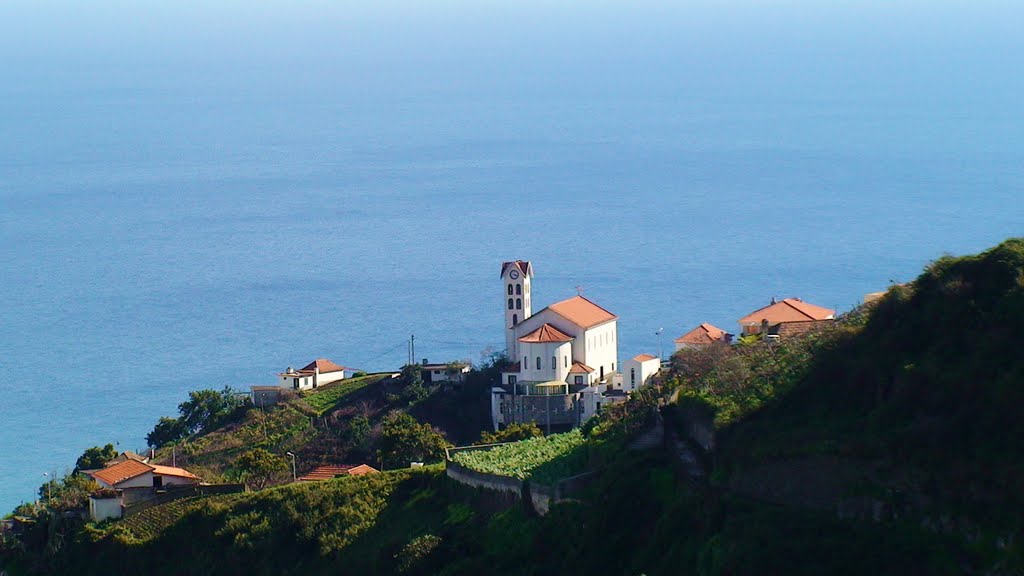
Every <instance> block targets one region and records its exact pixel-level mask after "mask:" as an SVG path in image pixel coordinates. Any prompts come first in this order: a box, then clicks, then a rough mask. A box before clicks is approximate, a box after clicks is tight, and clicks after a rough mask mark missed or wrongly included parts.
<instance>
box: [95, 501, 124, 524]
mask: <svg viewBox="0 0 1024 576" xmlns="http://www.w3.org/2000/svg"><path fill="white" fill-rule="evenodd" d="M120 517H121V499H120V498H118V497H116V496H115V497H113V498H93V497H92V496H90V497H89V518H90V519H91V520H92V521H93V522H102V521H103V520H106V519H107V518H120Z"/></svg>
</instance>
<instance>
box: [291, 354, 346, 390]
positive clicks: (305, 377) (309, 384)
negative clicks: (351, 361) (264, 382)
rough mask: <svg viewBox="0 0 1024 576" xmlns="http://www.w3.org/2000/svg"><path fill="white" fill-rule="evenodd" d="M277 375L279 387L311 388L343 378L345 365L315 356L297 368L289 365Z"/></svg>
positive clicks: (293, 388)
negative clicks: (315, 357)
mask: <svg viewBox="0 0 1024 576" xmlns="http://www.w3.org/2000/svg"><path fill="white" fill-rule="evenodd" d="M277 377H278V378H279V382H280V384H279V385H280V386H281V388H291V389H292V390H312V389H313V388H317V387H318V386H323V385H324V384H330V383H331V382H337V381H338V380H342V379H344V378H345V367H344V366H339V365H337V364H335V363H334V362H331V361H330V360H328V359H326V358H317V359H316V360H313V361H312V362H310V363H309V364H306V366H305V367H303V368H301V369H299V370H295V369H293V368H291V367H289V368H288V369H287V370H285V371H284V372H281V373H280V374H278V375H277Z"/></svg>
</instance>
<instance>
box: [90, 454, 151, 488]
mask: <svg viewBox="0 0 1024 576" xmlns="http://www.w3.org/2000/svg"><path fill="white" fill-rule="evenodd" d="M152 471H153V466H150V465H149V464H143V463H142V462H139V461H137V460H125V461H124V462H118V463H117V464H114V465H113V466H108V467H106V468H104V469H102V470H97V471H95V472H93V473H92V474H90V476H92V477H93V478H95V479H97V480H100V481H102V482H103V483H104V484H108V485H110V486H116V485H118V484H120V483H121V482H124V481H125V480H131V479H132V478H135V477H136V476H141V475H143V474H145V473H146V472H152Z"/></svg>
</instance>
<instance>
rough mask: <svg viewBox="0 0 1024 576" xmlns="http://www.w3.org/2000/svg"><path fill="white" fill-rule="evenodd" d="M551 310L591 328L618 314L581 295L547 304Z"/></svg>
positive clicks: (616, 317) (580, 325)
mask: <svg viewBox="0 0 1024 576" xmlns="http://www.w3.org/2000/svg"><path fill="white" fill-rule="evenodd" d="M546 310H551V311H553V312H555V313H556V314H558V315H559V316H561V317H563V318H565V319H566V320H568V321H570V322H572V323H573V324H575V325H577V326H579V327H580V328H593V327H594V326H597V325H599V324H604V323H605V322H610V321H612V320H616V319H618V316H616V315H615V314H612V313H611V312H609V311H607V310H605V309H604V308H601V307H600V306H598V305H597V304H594V303H593V302H591V301H590V300H587V299H586V298H584V297H583V296H573V297H572V298H569V299H568V300H562V301H561V302H557V303H555V304H552V305H551V306H548V307H547V308H546Z"/></svg>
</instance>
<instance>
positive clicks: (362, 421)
mask: <svg viewBox="0 0 1024 576" xmlns="http://www.w3.org/2000/svg"><path fill="white" fill-rule="evenodd" d="M372 430H373V426H372V425H371V424H370V419H369V418H367V417H366V415H364V414H359V415H358V416H353V417H352V419H351V420H349V422H348V425H347V426H345V428H344V430H343V432H342V434H343V435H344V437H345V439H346V440H348V442H349V445H350V446H351V447H352V448H356V449H358V450H365V449H366V443H367V441H368V440H369V438H370V432H371V431H372Z"/></svg>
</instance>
